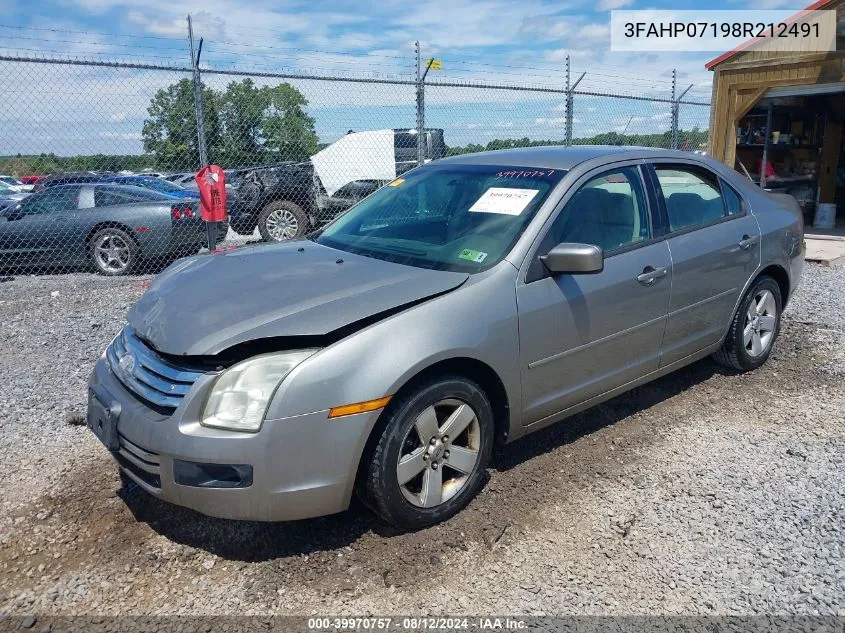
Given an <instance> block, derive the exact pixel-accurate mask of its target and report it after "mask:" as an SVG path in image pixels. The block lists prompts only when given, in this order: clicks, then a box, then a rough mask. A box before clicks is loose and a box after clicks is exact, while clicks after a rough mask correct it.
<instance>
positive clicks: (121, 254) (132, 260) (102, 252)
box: [88, 227, 138, 277]
mask: <svg viewBox="0 0 845 633" xmlns="http://www.w3.org/2000/svg"><path fill="white" fill-rule="evenodd" d="M88 248H89V254H90V256H91V262H92V263H93V264H94V269H95V270H96V271H97V272H98V273H100V274H101V275H106V276H107V277H114V276H117V275H128V274H129V273H130V272H132V269H133V268H135V265H136V264H137V263H138V244H137V243H136V242H135V240H134V239H133V238H132V236H131V235H129V234H128V233H127V232H126V231H124V230H123V229H119V228H117V227H106V228H103V229H100V230H99V231H97V232H96V233H95V234H94V235H93V236H92V237H91V240H90V242H89V243H88Z"/></svg>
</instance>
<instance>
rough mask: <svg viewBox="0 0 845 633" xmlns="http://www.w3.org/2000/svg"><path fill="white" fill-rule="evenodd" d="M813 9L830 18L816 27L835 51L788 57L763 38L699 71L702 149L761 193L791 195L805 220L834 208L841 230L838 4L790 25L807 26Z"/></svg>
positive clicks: (842, 17)
mask: <svg viewBox="0 0 845 633" xmlns="http://www.w3.org/2000/svg"><path fill="white" fill-rule="evenodd" d="M817 9H825V10H835V11H836V18H837V19H836V20H835V23H833V22H832V21H830V20H826V21H825V22H824V23H823V24H822V28H823V29H824V28H827V33H828V35H829V36H830V37H832V38H835V41H836V50H835V51H834V52H826V53H819V52H810V51H800V50H788V51H787V50H783V48H784V47H783V45H782V44H781V43H780V42H778V41H777V40H776V38H763V39H755V40H749V41H748V42H745V43H744V44H743V45H742V46H739V47H737V48H736V49H734V50H732V51H729V52H727V53H725V54H723V55H720V56H719V57H717V58H715V59H713V60H712V61H710V62H708V63H707V64H706V67H707V68H708V69H709V70H712V71H713V97H712V103H711V112H710V148H709V149H710V153H711V155H712V156H714V157H715V158H717V159H719V160H721V161H723V162H725V163H727V164H728V165H731V166H733V167H734V168H735V169H737V170H738V171H740V172H742V173H745V174H746V175H748V176H749V177H750V178H752V179H753V180H754V181H755V182H758V183H760V185H761V186H762V187H764V188H766V189H772V190H778V191H784V192H787V193H791V194H792V195H793V196H795V198H796V199H797V200H798V201H799V202H800V203H801V205H802V207H803V208H804V209H805V212H806V213H807V214H808V216H810V215H811V214H812V212H813V211H814V210H815V208H816V206H817V205H818V204H819V203H836V204H837V209H838V213H837V220H839V222H840V223H845V141H843V139H845V134H843V129H842V128H843V122H845V0H819V1H818V2H816V3H814V4H813V5H811V6H809V7H807V9H805V10H804V11H802V12H800V13H798V14H796V15H795V16H792V18H790V20H791V21H792V22H794V23H797V24H802V23H809V24H812V23H814V20H817V19H818V18H814V16H819V14H818V13H817V12H816V13H810V12H811V11H813V10H817ZM828 15H829V14H828ZM825 25H826V26H825ZM793 48H794V47H793Z"/></svg>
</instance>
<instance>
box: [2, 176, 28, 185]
mask: <svg viewBox="0 0 845 633" xmlns="http://www.w3.org/2000/svg"><path fill="white" fill-rule="evenodd" d="M0 182H3V183H6V184H7V185H22V184H23V183H22V182H21V181H20V180H18V179H17V178H12V177H10V176H0Z"/></svg>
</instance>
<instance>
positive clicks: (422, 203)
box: [314, 163, 565, 272]
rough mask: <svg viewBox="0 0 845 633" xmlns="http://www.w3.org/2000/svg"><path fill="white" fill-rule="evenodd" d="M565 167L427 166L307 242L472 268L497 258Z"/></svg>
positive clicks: (427, 264) (403, 261)
mask: <svg viewBox="0 0 845 633" xmlns="http://www.w3.org/2000/svg"><path fill="white" fill-rule="evenodd" d="M564 173H565V172H564V171H563V170H560V169H536V168H528V167H503V166H498V165H492V166H491V165H450V164H448V163H447V164H444V165H436V164H432V165H427V166H425V167H421V168H419V169H416V170H414V171H413V172H410V173H408V174H406V175H405V176H404V177H402V178H397V179H396V180H394V181H392V182H390V183H388V184H387V185H386V186H384V187H382V188H381V189H379V190H378V191H376V192H375V193H374V194H373V195H371V196H370V197H368V198H366V199H365V200H363V201H362V202H361V203H359V204H358V205H356V206H354V207H352V208H351V209H350V210H349V211H348V212H347V213H346V214H344V215H343V216H341V217H340V218H338V219H337V220H335V221H334V222H332V223H331V224H330V225H329V226H327V227H326V228H325V229H324V230H323V231H322V232H321V233H320V234H319V235H318V236H317V237H315V238H314V240H315V241H316V242H318V243H320V244H323V245H325V246H330V247H332V248H337V249H340V250H344V251H349V252H352V253H357V254H360V255H366V256H368V257H375V258H378V259H385V260H388V261H393V262H396V263H400V264H409V265H411V266H420V267H424V268H435V269H438V270H451V271H463V272H478V271H480V270H484V269H487V268H490V267H491V266H494V265H495V264H497V263H498V262H499V261H501V260H502V258H503V257H504V256H505V255H506V254H507V253H508V251H509V250H510V249H511V247H512V246H513V244H514V243H515V242H516V240H517V238H518V237H519V235H520V234H521V233H522V231H523V230H524V229H525V227H526V226H527V225H528V223H529V222H530V221H531V218H532V217H533V216H534V214H535V213H536V212H537V209H538V208H540V205H541V204H542V203H543V202H544V201H545V199H546V197H547V196H548V194H549V192H550V191H551V190H552V188H553V187H554V185H555V184H557V183H558V182H559V181H560V179H561V178H562V177H563V175H564Z"/></svg>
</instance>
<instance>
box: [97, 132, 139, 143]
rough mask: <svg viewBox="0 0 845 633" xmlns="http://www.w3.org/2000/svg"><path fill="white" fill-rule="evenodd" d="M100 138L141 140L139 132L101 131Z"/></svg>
mask: <svg viewBox="0 0 845 633" xmlns="http://www.w3.org/2000/svg"><path fill="white" fill-rule="evenodd" d="M100 137H101V138H105V139H115V140H119V141H140V140H141V133H140V132H102V133H101V134H100Z"/></svg>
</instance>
